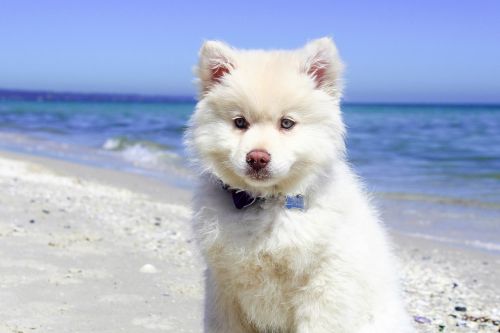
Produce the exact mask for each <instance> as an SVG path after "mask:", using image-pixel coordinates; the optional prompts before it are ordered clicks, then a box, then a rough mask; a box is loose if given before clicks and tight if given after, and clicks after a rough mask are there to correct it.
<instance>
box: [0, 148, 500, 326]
mask: <svg viewBox="0 0 500 333" xmlns="http://www.w3.org/2000/svg"><path fill="white" fill-rule="evenodd" d="M0 186H1V188H2V191H0V258H1V260H0V299H1V300H2V301H0V333H3V332H16V333H21V332H23V333H27V332H201V331H202V308H203V270H204V264H203V262H202V260H201V258H200V254H199V252H198V250H197V248H196V244H195V242H194V240H193V236H192V234H191V230H190V222H189V221H190V215H191V211H190V208H189V199H190V196H191V192H190V190H189V189H187V188H184V187H178V186H173V185H172V184H168V183H166V182H162V181H159V180H157V179H155V178H152V177H145V176H142V175H137V174H133V173H129V172H124V171H119V170H112V169H109V168H108V169H105V168H99V167H93V166H89V165H82V164H77V163H73V162H68V161H62V160H56V159H51V158H47V157H39V156H34V155H30V154H21V153H13V152H7V151H1V152H0ZM391 237H392V238H393V240H394V242H395V252H396V253H397V255H398V257H399V258H400V262H401V271H402V283H403V292H404V297H405V300H406V303H407V306H408V311H409V313H410V314H411V316H412V320H413V321H414V325H415V327H416V328H417V331H418V332H499V329H500V326H499V320H500V283H498V276H500V256H498V255H497V254H495V253H491V252H488V251H482V250H475V249H474V248H467V247H462V246H453V244H446V243H442V242H435V241H431V240H426V239H422V238H416V237H411V236H408V235H403V234H401V233H399V232H397V231H394V230H391Z"/></svg>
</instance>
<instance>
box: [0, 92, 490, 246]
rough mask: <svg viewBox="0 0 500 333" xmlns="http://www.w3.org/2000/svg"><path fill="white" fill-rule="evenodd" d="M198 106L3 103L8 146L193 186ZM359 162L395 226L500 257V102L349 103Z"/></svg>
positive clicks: (0, 114) (3, 143) (347, 116)
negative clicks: (187, 141) (191, 130)
mask: <svg viewBox="0 0 500 333" xmlns="http://www.w3.org/2000/svg"><path fill="white" fill-rule="evenodd" d="M194 106H195V103H194V101H192V100H189V99H187V100H178V101H140V100H139V101H137V100H126V101H121V100H120V101H102V100H99V101H88V100H85V101H74V100H72V101H57V100H52V101H47V100H9V99H7V100H0V149H2V150H9V151H14V152H21V153H28V154H34V155H39V156H45V157H51V158H57V159H62V160H67V161H72V162H77V163H83V164H87V165H92V166H97V167H102V168H110V169H118V170H122V171H126V172H132V173H138V174H142V175H145V176H147V177H152V178H154V179H156V180H158V181H159V182H167V183H170V184H173V185H175V186H180V187H185V188H191V187H192V186H193V182H194V177H193V173H192V172H191V171H190V169H189V167H188V161H187V157H186V154H185V151H184V147H183V144H182V137H183V133H184V131H185V129H186V122H187V120H188V118H189V115H190V114H191V113H192V111H193V109H194ZM342 110H343V114H344V120H345V123H346V125H347V128H348V135H347V146H348V152H349V153H348V158H349V162H350V164H351V165H352V167H353V168H354V170H355V171H356V172H357V174H359V175H360V177H362V179H363V180H364V183H365V186H366V189H367V191H369V192H370V193H371V196H372V198H373V201H374V203H375V204H376V205H377V206H378V207H379V210H380V214H381V216H382V218H383V220H384V222H385V223H386V224H387V226H388V227H389V228H390V229H393V230H395V231H396V232H400V233H404V234H409V235H412V236H417V237H422V238H427V239H433V240H436V241H440V242H445V243H448V244H450V245H452V246H458V247H469V248H474V249H476V250H480V251H488V252H493V253H495V254H500V106H489V105H488V106H481V105H371V104H358V105H355V104H345V105H343V106H342Z"/></svg>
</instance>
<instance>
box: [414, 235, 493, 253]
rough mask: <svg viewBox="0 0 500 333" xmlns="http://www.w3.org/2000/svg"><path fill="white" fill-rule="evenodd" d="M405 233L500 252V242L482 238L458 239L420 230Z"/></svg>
mask: <svg viewBox="0 0 500 333" xmlns="http://www.w3.org/2000/svg"><path fill="white" fill-rule="evenodd" d="M404 234H406V235H408V236H412V237H417V238H422V239H426V240H432V241H437V242H440V243H447V244H452V245H459V246H460V245H461V246H467V247H473V248H476V249H480V250H486V251H490V252H499V253H500V244H499V243H492V242H483V241H480V240H466V239H465V240H458V239H452V238H448V237H441V236H432V235H427V234H422V233H418V232H405V233H404Z"/></svg>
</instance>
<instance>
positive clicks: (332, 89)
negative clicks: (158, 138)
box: [186, 38, 345, 195]
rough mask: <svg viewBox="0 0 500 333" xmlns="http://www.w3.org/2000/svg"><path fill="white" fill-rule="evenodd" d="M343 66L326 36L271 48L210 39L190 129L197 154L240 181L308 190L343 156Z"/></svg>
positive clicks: (207, 165)
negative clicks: (256, 48)
mask: <svg viewBox="0 0 500 333" xmlns="http://www.w3.org/2000/svg"><path fill="white" fill-rule="evenodd" d="M341 72H342V63H341V60H340V58H339V56H338V53H337V50H336V48H335V45H334V44H333V42H332V40H331V39H329V38H322V39H318V40H314V41H312V42H310V43H308V44H307V45H306V46H305V47H304V48H302V49H299V50H295V51H269V52H266V51H253V50H251V51H248V50H236V49H234V48H231V47H230V46H228V45H226V44H224V43H222V42H218V41H208V42H206V43H205V44H204V45H203V46H202V48H201V51H200V59H199V64H198V67H197V74H198V79H199V85H200V100H199V102H198V104H197V106H196V111H195V113H194V114H193V116H192V118H191V121H190V127H189V130H188V132H187V136H186V138H187V140H186V142H187V146H188V148H189V149H190V151H191V153H192V155H193V156H194V158H195V161H196V162H197V164H198V165H199V166H201V167H202V168H203V170H202V171H203V172H209V173H211V174H214V175H215V176H216V177H218V178H220V179H221V180H222V181H223V182H224V183H226V184H228V185H230V186H232V187H235V188H240V189H245V190H247V191H250V192H253V193H258V194H259V195H268V194H276V193H303V192H304V191H305V190H306V188H307V187H308V186H310V185H311V183H312V182H314V180H317V179H318V176H320V175H321V174H322V173H324V172H325V171H326V170H327V169H328V168H329V167H331V164H332V163H335V162H336V161H337V160H339V159H341V158H343V155H344V149H345V148H344V140H343V134H344V125H343V123H342V119H341V115H340V109H339V100H340V96H341V82H340V75H341Z"/></svg>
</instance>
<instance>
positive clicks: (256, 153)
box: [247, 149, 271, 171]
mask: <svg viewBox="0 0 500 333" xmlns="http://www.w3.org/2000/svg"><path fill="white" fill-rule="evenodd" d="M269 161H271V155H270V154H269V153H268V152H267V151H265V150H262V149H254V150H252V151H251V152H249V153H248V154H247V163H248V165H250V166H251V167H252V169H254V170H255V171H259V170H261V169H264V168H265V167H266V165H267V164H268V163H269Z"/></svg>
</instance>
